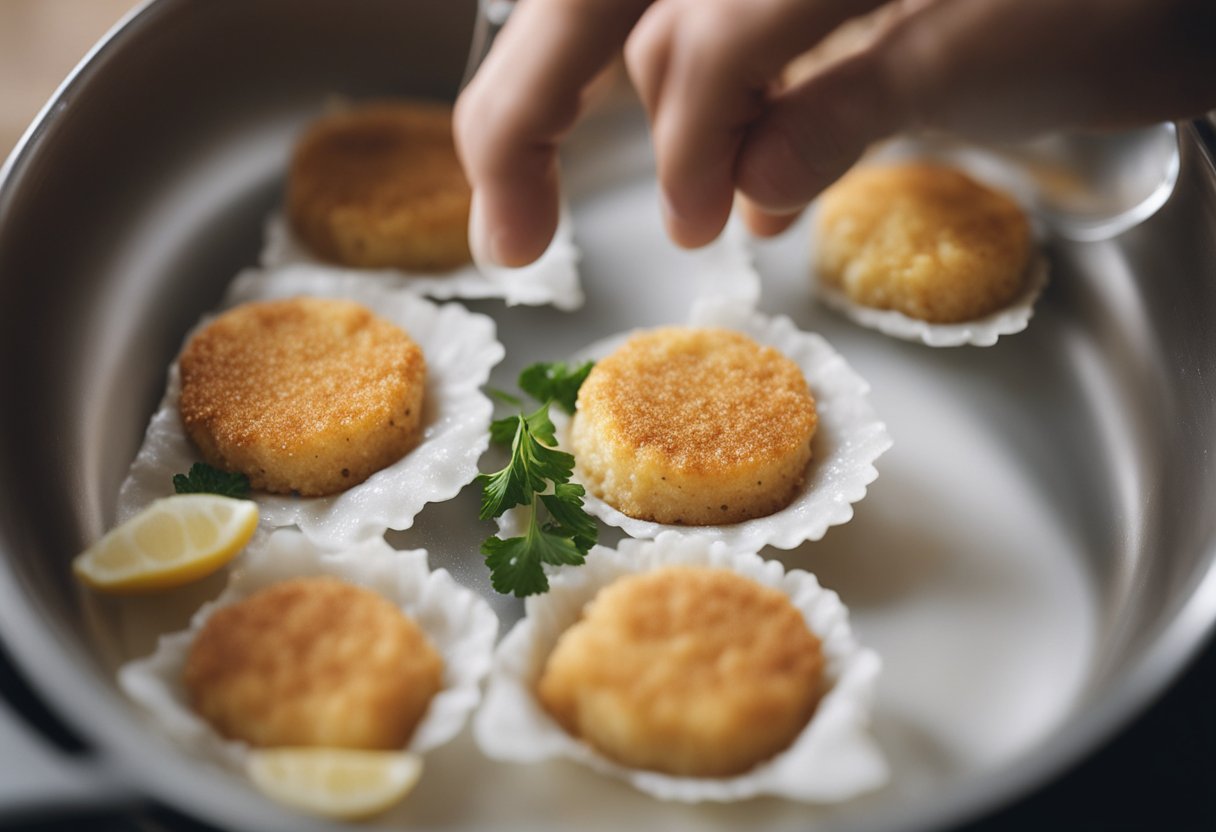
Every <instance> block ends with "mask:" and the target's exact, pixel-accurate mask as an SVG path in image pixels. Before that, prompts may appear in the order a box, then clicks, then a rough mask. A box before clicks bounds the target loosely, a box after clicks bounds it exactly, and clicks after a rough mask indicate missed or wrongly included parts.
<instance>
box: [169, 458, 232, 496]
mask: <svg viewBox="0 0 1216 832" xmlns="http://www.w3.org/2000/svg"><path fill="white" fill-rule="evenodd" d="M173 490H174V491H176V492H177V493H178V494H220V495H222V496H224V497H236V498H237V499H242V498H244V497H247V496H249V477H247V476H245V475H244V474H239V473H235V472H230V471H221V470H220V469H219V468H214V467H212V466H210V465H208V464H207V463H205V462H196V463H194V464H193V465H191V466H190V473H189V474H174V475H173Z"/></svg>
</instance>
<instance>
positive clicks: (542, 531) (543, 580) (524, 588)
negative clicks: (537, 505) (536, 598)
mask: <svg viewBox="0 0 1216 832" xmlns="http://www.w3.org/2000/svg"><path fill="white" fill-rule="evenodd" d="M481 553H482V554H483V555H485V556H486V566H488V567H490V584H491V585H492V586H493V587H494V589H495V590H496V591H498V592H501V593H503V594H504V595H506V594H514V595H515V596H516V597H517V598H523V597H525V596H528V595H537V594H539V593H542V592H547V591H548V589H549V579H548V577H547V576H546V575H545V569H544V564H546V563H548V564H552V565H554V566H557V565H561V564H569V565H574V566H577V565H579V564H582V563H583V562H584V557H583V555H584V554H585V552H584V551H581V550H580V549H579V547H578V546H577V545H576V544H575V542H574V541H573V540H571V539H570V538H569V537H566V536H563V535H562V534H560V533H555V532H553V531H551V530H549V529H547V528H542V527H540V526H538V525H537V524H536V515H535V514H533V515H532V521H531V523H530V524H529V526H528V531H527V533H526V534H525V535H524V536H523V537H511V538H508V539H506V540H503V539H501V538H497V537H490V538H487V539H486V540H485V541H484V542H483V543H482V544H481Z"/></svg>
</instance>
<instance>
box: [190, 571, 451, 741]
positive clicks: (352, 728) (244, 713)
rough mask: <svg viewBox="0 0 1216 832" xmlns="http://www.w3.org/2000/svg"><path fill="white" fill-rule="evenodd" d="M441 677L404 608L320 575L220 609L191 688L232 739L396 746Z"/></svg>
mask: <svg viewBox="0 0 1216 832" xmlns="http://www.w3.org/2000/svg"><path fill="white" fill-rule="evenodd" d="M442 675H443V661H442V659H441V658H440V656H439V654H438V653H437V652H436V651H435V649H434V647H432V646H431V644H430V642H429V641H428V639H427V637H426V635H425V633H423V632H422V630H421V629H420V628H419V627H418V625H417V624H415V623H414V622H413V621H411V620H410V619H409V618H408V617H407V616H405V614H403V613H402V612H401V611H400V610H399V609H398V608H397V607H395V606H394V605H393V604H391V603H389V602H388V601H387V600H386V599H384V598H383V597H381V596H380V595H378V594H376V593H375V592H372V591H371V590H367V589H363V588H361V587H356V586H352V585H351V584H347V583H345V582H343V581H340V580H338V579H336V578H329V577H312V578H297V579H294V580H290V581H285V582H283V583H279V584H275V585H274V586H271V587H269V588H267V589H264V590H262V591H260V592H257V593H255V594H254V595H251V596H249V597H248V598H246V599H244V600H243V601H240V602H238V603H236V604H233V605H231V606H228V607H224V608H223V609H220V610H218V611H217V612H216V613H215V614H214V615H212V616H211V617H210V618H209V619H208V620H207V623H206V624H205V625H204V626H203V628H202V631H201V632H200V633H199V634H198V637H197V638H196V639H195V640H194V643H193V645H192V646H191V648H190V653H189V656H188V658H187V662H186V667H185V671H184V673H183V679H182V681H183V683H184V684H185V687H186V690H187V692H188V694H189V697H190V702H191V704H192V706H193V707H194V709H195V710H196V711H197V712H198V713H199V714H200V715H201V716H202V717H203V718H204V719H206V720H207V722H208V723H209V724H210V725H211V726H212V727H213V728H215V730H216V731H218V732H219V733H220V734H222V735H223V736H225V737H228V738H230V739H237V740H244V741H245V742H248V743H250V744H251V745H255V746H259V747H274V746H330V747H338V748H370V749H395V748H403V747H405V745H406V743H408V742H409V738H410V736H411V735H412V734H413V732H414V728H415V727H416V726H417V724H418V722H419V721H421V719H422V717H423V715H424V714H425V712H426V709H427V707H428V705H429V703H430V700H431V698H432V697H433V696H434V695H435V694H436V693H437V692H438V691H439V689H440V684H441V681H442Z"/></svg>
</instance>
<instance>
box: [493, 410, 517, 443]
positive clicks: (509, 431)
mask: <svg viewBox="0 0 1216 832" xmlns="http://www.w3.org/2000/svg"><path fill="white" fill-rule="evenodd" d="M520 418H521V417H519V416H507V417H506V418H505V419H495V420H494V421H493V422H490V441H491V442H493V443H494V444H495V445H508V446H509V445H510V444H511V443H512V442H514V441H515V433H516V431H518V430H519V420H520Z"/></svg>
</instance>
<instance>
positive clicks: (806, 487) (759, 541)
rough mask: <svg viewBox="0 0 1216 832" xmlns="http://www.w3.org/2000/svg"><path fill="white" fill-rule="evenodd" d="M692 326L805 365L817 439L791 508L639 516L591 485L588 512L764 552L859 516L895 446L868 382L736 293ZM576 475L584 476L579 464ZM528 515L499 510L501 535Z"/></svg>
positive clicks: (611, 344) (629, 528)
mask: <svg viewBox="0 0 1216 832" xmlns="http://www.w3.org/2000/svg"><path fill="white" fill-rule="evenodd" d="M689 323H690V324H691V325H693V326H718V327H727V328H730V329H735V330H738V331H740V332H743V333H745V334H747V335H749V336H751V337H752V338H754V339H755V340H756V341H757V342H759V343H761V344H765V345H767V346H771V347H774V348H776V349H777V350H779V351H780V352H781V353H782V354H783V355H785V356H786V357H787V358H789V359H791V360H792V361H793V362H794V363H796V364H797V365H798V366H799V367H800V368H801V369H802V372H803V374H804V375H805V376H806V380H807V383H808V384H809V385H810V388H811V393H812V394H813V395H814V397H815V407H816V411H817V414H818V417H819V424H818V427H817V428H816V430H815V437H814V438H813V439H812V442H811V447H812V456H811V461H810V464H809V466H808V468H807V474H806V479H805V481H804V482H803V484H802V487H801V488H800V489H799V490H798V492H797V493H796V494H795V495H794V498H793V500H792V501H791V502H790V504H789V505H787V506H786V507H785V508H783V509H781V510H780V511H777V512H774V513H773V514H770V515H767V516H765V517H757V518H755V519H753V520H744V521H742V522H739V523H733V524H730V525H725V526H679V525H674V524H665V523H655V522H652V521H649V520H639V519H637V518H634V517H630V516H628V515H626V514H624V513H623V512H620V511H618V510H617V509H615V508H613V507H612V506H610V505H608V504H607V503H606V502H604V501H603V500H601V499H600V498H598V497H596V496H595V495H593V494H591V493H588V494H587V496H586V497H585V498H584V505H585V507H586V509H587V511H588V513H590V514H592V515H594V516H596V517H598V518H600V519H601V520H603V521H604V522H605V523H607V524H608V525H610V526H615V527H617V528H619V529H621V530H623V531H624V532H625V533H626V534H628V535H629V536H630V537H635V538H645V539H653V538H656V537H658V536H659V535H660V534H662V533H664V532H670V533H673V534H676V535H679V536H681V537H688V538H695V539H699V540H707V541H718V542H720V543H722V544H723V545H725V546H726V547H727V548H728V549H729V550H731V551H734V552H757V551H759V550H760V549H762V548H764V547H765V546H774V547H776V548H778V549H793V548H794V547H796V546H799V545H801V544H802V543H804V542H806V541H808V540H819V539H820V538H822V537H823V536H824V535H825V534H826V533H827V530H828V529H829V528H830V527H831V526H835V525H839V524H841V523H847V522H848V521H849V520H851V519H852V517H853V503H856V502H858V501H859V500H861V499H862V498H863V497H864V496H865V495H866V489H867V487H868V486H869V484H870V483H872V482H873V481H874V480H875V479H876V478H877V477H878V469H877V468H875V467H874V462H875V461H876V460H877V459H878V457H880V456H881V455H882V454H883V453H884V452H885V451H886V450H887V449H888V448H890V447H891V437H890V434H889V433H888V432H887V426H886V424H885V423H884V422H882V420H880V419H879V418H878V416H877V414H876V413H875V411H874V407H873V405H871V404H870V398H869V389H870V387H869V385H868V384H867V383H866V382H865V380H864V379H862V378H861V376H859V375H858V374H857V373H856V372H855V371H854V370H853V368H852V367H850V366H849V364H848V363H847V362H846V361H845V360H844V358H843V357H841V355H840V354H839V353H838V352H836V351H835V350H834V349H832V347H831V345H829V344H828V342H827V341H826V340H824V339H823V338H822V337H821V336H819V335H816V334H815V333H811V332H803V331H801V330H799V329H798V328H797V327H796V326H795V325H794V323H793V321H791V320H790V319H789V318H786V317H783V316H778V317H773V318H769V317H767V316H765V315H762V314H760V313H757V312H752V311H751V310H750V309H749V308H747V307H746V305H741V304H737V303H734V302H732V301H729V300H718V299H712V300H701V301H698V302H697V303H696V304H694V305H693V309H692V312H691V314H690V316H689ZM630 334H631V333H624V334H622V335H617V336H614V337H613V338H609V339H606V340H604V341H600V342H598V343H596V344H594V345H592V346H591V347H588V348H587V349H586V350H584V351H583V352H582V353H580V354H579V356H578V357H579V358H580V359H584V358H601V357H603V356H604V355H607V354H608V353H610V352H612V351H613V350H614V349H615V348H616V347H618V346H620V344H622V343H623V342H624V341H625V340H626V339H627V338H628V337H629V335H630ZM552 415H553V422H554V425H555V426H556V427H557V438H558V444H559V445H561V446H563V447H564V448H566V449H569V447H570V442H569V426H570V420H569V418H568V417H567V416H566V415H565V414H564V413H561V412H559V411H557V409H556V408H555V409H554V411H553V414H552ZM574 480H575V481H580V480H579V471H578V468H577V459H576V467H575V471H574ZM525 519H526V518H525V517H524V516H523V515H522V513H521V512H520V511H518V510H513V511H511V512H507V513H506V514H505V515H504V516H503V517H502V518H500V522H499V527H500V532H499V534H500V536H502V537H512V536H514V535H516V534H519V533H520V529H521V528H522V523H523V521H524V520H525Z"/></svg>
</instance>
